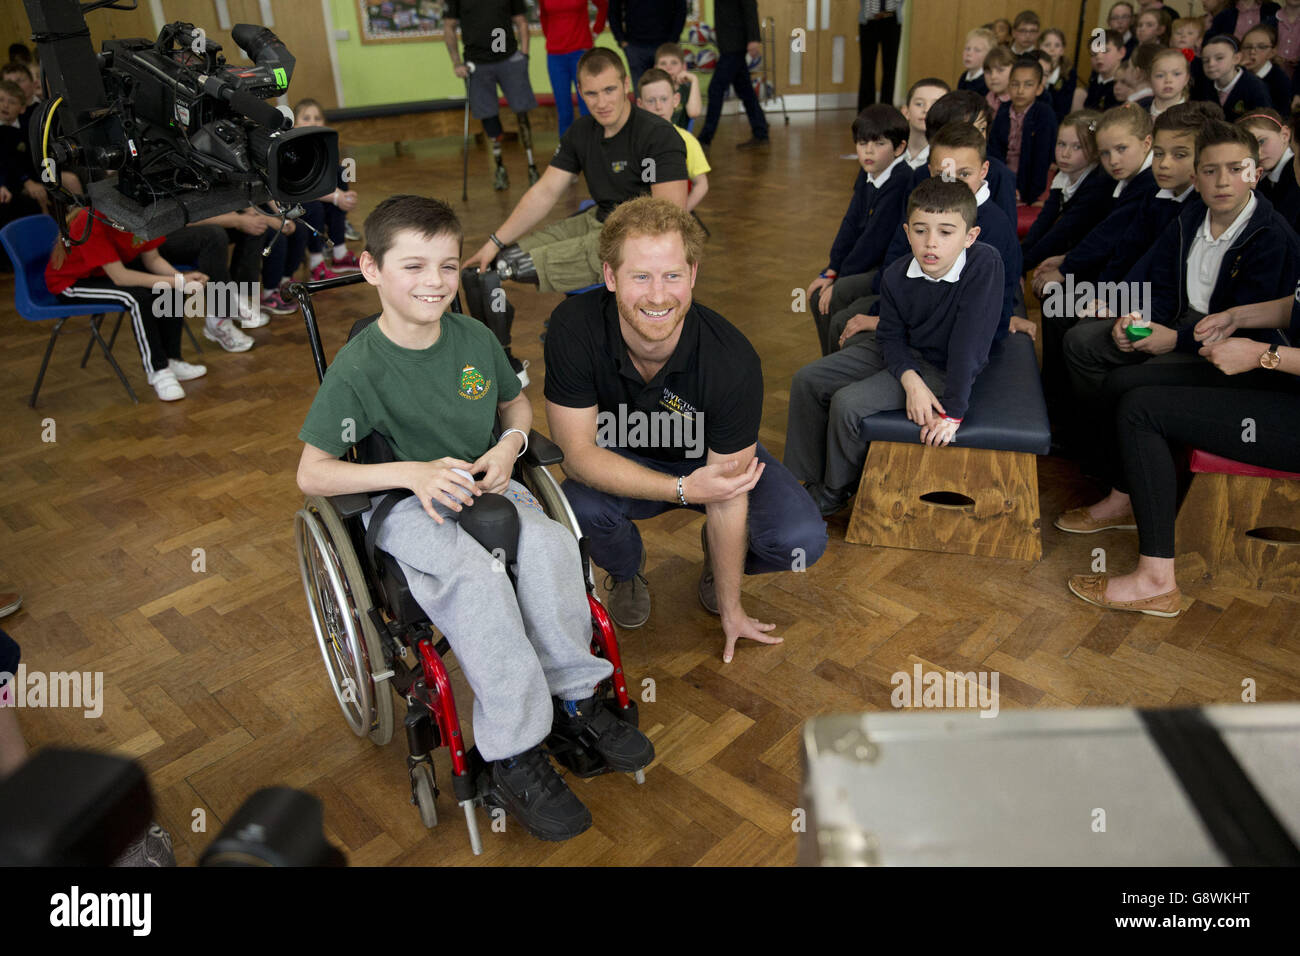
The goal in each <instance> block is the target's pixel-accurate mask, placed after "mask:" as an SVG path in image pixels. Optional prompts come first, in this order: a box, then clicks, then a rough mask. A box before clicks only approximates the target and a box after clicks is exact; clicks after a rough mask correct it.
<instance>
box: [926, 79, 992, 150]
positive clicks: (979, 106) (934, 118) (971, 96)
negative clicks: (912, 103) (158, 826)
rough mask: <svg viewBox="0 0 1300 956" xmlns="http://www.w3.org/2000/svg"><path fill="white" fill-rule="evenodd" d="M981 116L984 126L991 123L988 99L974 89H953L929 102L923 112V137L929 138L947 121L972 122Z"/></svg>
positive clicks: (945, 124) (947, 122) (946, 123)
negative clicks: (926, 109) (924, 112)
mask: <svg viewBox="0 0 1300 956" xmlns="http://www.w3.org/2000/svg"><path fill="white" fill-rule="evenodd" d="M981 116H983V117H984V124H985V126H986V127H987V126H992V125H993V110H992V109H990V108H989V101H988V100H986V99H985V98H984V97H982V96H980V95H979V94H978V93H976V92H975V91H974V90H953V91H952V92H951V93H945V94H944V95H943V96H941V97H939V98H938V99H937V100H935V101H934V102H933V103H932V104H930V109H929V111H928V112H927V113H926V114H925V137H926V139H929V138H930V137H931V136H933V135H934V134H935V133H937V132H939V130H941V129H943V128H944V127H945V126H947V125H948V124H949V123H974V122H975V121H976V120H978V119H979V118H980V117H981Z"/></svg>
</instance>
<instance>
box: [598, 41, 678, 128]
mask: <svg viewBox="0 0 1300 956" xmlns="http://www.w3.org/2000/svg"><path fill="white" fill-rule="evenodd" d="M655 66H656V67H658V68H659V69H661V70H663V71H664V72H665V73H667V74H668V76H669V77H670V78H671V79H672V83H673V89H674V90H675V91H676V93H677V96H678V102H677V106H676V107H675V108H674V109H673V115H672V119H671V122H672V124H673V125H674V126H680V127H681V128H682V129H685V128H686V125H687V124H688V123H689V122H690V121H691V120H693V119H696V118H697V117H699V116H702V115H703V114H704V100H703V99H702V98H701V96H700V81H699V78H698V77H696V75H695V74H694V73H692V72H691V71H690V70H688V69H686V51H685V50H683V49H682V48H681V47H680V46H678V45H677V44H676V43H664V44H661V45H660V46H659V49H657V50H655ZM578 102H579V103H581V102H582V98H581V97H579V98H578ZM583 108H584V109H585V108H586V106H585V104H584V106H583Z"/></svg>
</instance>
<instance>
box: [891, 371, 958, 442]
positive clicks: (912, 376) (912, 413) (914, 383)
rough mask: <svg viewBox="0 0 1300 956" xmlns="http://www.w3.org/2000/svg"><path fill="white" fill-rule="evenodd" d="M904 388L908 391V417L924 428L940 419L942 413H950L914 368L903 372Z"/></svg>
mask: <svg viewBox="0 0 1300 956" xmlns="http://www.w3.org/2000/svg"><path fill="white" fill-rule="evenodd" d="M901 382H902V385H903V389H904V391H906V392H907V417H908V420H909V421H912V422H915V423H916V424H917V425H920V426H921V427H922V428H925V427H926V426H927V425H931V424H933V423H934V422H936V421H938V420H939V416H940V415H946V414H948V413H947V412H945V411H944V410H943V406H942V405H941V404H939V399H937V398H935V397H934V392H932V391H930V386H928V385H926V384H925V382H924V381H923V380H922V378H921V376H920V375H918V374H917V373H916V372H915V371H914V370H912V369H908V370H907V371H906V372H904V373H903V377H902V379H901Z"/></svg>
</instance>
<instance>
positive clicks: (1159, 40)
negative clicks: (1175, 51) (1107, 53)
mask: <svg viewBox="0 0 1300 956" xmlns="http://www.w3.org/2000/svg"><path fill="white" fill-rule="evenodd" d="M1173 23H1174V17H1173V16H1172V15H1171V14H1170V12H1169V11H1168V10H1165V9H1163V8H1161V7H1156V8H1150V9H1146V10H1143V11H1142V12H1141V13H1139V14H1138V15H1137V19H1136V20H1134V21H1133V36H1134V37H1136V38H1137V42H1138V46H1139V47H1140V46H1141V45H1142V44H1144V43H1155V44H1157V45H1158V46H1168V45H1169V31H1170V29H1171V28H1172V27H1173ZM1133 52H1134V53H1136V52H1137V49H1136V48H1134V51H1133ZM1132 56H1133V54H1132V53H1130V54H1129V58H1130V59H1132Z"/></svg>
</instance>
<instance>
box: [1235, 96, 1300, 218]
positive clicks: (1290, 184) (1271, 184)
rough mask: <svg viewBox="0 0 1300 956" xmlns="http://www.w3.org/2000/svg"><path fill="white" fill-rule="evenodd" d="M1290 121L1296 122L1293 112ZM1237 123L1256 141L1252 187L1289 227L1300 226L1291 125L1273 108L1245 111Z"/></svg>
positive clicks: (1299, 189) (1299, 191) (1299, 187)
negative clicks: (1256, 175)
mask: <svg viewBox="0 0 1300 956" xmlns="http://www.w3.org/2000/svg"><path fill="white" fill-rule="evenodd" d="M1291 122H1292V124H1294V123H1295V122H1296V118H1295V117H1294V116H1293V117H1292V119H1291ZM1237 125H1238V126H1240V127H1241V128H1242V129H1244V130H1246V131H1247V132H1248V133H1250V134H1251V135H1252V136H1254V137H1255V139H1256V141H1258V143H1259V182H1258V183H1256V184H1255V188H1256V189H1257V190H1258V191H1259V194H1260V195H1261V196H1264V197H1265V198H1267V199H1268V201H1269V202H1270V203H1272V204H1273V208H1274V209H1276V210H1277V211H1278V214H1279V215H1280V216H1281V217H1282V218H1283V219H1285V220H1286V221H1287V222H1289V223H1290V224H1291V228H1293V229H1300V184H1297V182H1296V172H1295V155H1296V154H1295V150H1294V149H1293V148H1292V145H1293V143H1294V142H1295V141H1294V140H1293V139H1292V138H1291V133H1292V127H1291V126H1287V125H1286V124H1285V123H1283V122H1282V117H1281V116H1279V115H1278V114H1277V113H1276V112H1275V111H1273V110H1256V111H1255V112H1253V113H1248V114H1246V115H1245V116H1243V117H1242V118H1241V119H1239V120H1237Z"/></svg>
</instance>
